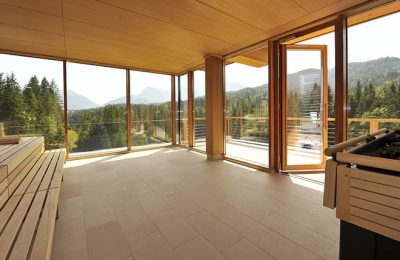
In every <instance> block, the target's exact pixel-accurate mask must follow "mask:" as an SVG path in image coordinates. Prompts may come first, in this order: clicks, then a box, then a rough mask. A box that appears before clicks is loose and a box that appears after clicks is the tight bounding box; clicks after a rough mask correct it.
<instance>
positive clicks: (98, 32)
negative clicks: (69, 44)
mask: <svg viewBox="0 0 400 260" xmlns="http://www.w3.org/2000/svg"><path fill="white" fill-rule="evenodd" d="M65 35H66V37H67V38H68V37H73V38H80V39H85V40H94V41H96V42H101V43H104V44H111V45H116V46H121V47H125V48H128V49H131V50H133V48H136V49H137V50H139V49H140V50H143V49H150V50H151V51H152V52H153V53H157V54H158V55H162V56H174V57H182V58H185V57H187V56H192V57H193V56H194V55H197V57H202V56H203V55H204V53H201V52H198V51H194V50H190V49H186V48H181V47H178V46H175V45H168V44H165V43H162V42H159V41H154V40H149V39H147V38H142V37H136V36H133V35H131V34H128V33H124V32H119V31H114V30H110V29H106V28H102V27H98V26H95V25H90V24H85V23H81V22H77V21H71V20H66V21H65Z"/></svg>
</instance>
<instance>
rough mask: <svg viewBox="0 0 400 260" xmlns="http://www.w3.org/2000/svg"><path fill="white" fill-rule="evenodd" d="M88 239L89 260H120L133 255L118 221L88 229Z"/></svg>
mask: <svg viewBox="0 0 400 260" xmlns="http://www.w3.org/2000/svg"><path fill="white" fill-rule="evenodd" d="M86 239H87V250H88V255H89V259H95V260H101V259H105V260H109V259H115V260H120V259H124V258H127V257H129V256H131V255H132V252H131V250H130V247H129V244H128V242H127V241H126V238H125V236H124V234H123V232H122V230H121V227H120V225H119V223H118V222H117V221H113V222H108V223H106V224H103V225H100V226H96V227H93V228H89V229H87V230H86Z"/></svg>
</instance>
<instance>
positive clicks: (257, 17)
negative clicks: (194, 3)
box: [198, 0, 307, 31]
mask: <svg viewBox="0 0 400 260" xmlns="http://www.w3.org/2000/svg"><path fill="white" fill-rule="evenodd" d="M198 1H199V2H202V3H204V4H206V5H208V6H211V7H213V8H215V9H217V10H220V11H222V12H224V13H226V14H229V15H230V16H232V17H236V18H237V19H239V20H241V21H245V22H246V23H248V24H251V25H253V26H255V27H257V28H259V29H260V30H263V31H267V30H270V29H272V28H274V27H276V26H279V25H282V24H284V23H287V22H289V21H291V20H294V19H296V18H299V17H301V16H304V15H306V14H307V12H306V11H305V10H304V9H303V8H301V7H300V6H299V5H298V4H297V3H296V2H294V1H293V0H287V1H281V0H269V1H265V0H254V1H248V0H236V1H231V0H198Z"/></svg>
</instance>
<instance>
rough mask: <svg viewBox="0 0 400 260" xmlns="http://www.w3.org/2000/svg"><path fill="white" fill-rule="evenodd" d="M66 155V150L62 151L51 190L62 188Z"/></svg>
mask: <svg viewBox="0 0 400 260" xmlns="http://www.w3.org/2000/svg"><path fill="white" fill-rule="evenodd" d="M65 155H66V152H65V150H64V149H63V150H61V153H60V157H59V158H58V161H57V167H56V170H55V172H54V177H53V180H52V182H51V185H50V188H60V187H61V180H62V175H63V170H64V164H65Z"/></svg>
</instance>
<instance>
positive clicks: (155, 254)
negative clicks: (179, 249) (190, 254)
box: [130, 231, 179, 260]
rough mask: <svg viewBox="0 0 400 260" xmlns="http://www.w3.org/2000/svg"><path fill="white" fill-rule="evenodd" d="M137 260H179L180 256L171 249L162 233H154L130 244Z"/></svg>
mask: <svg viewBox="0 0 400 260" xmlns="http://www.w3.org/2000/svg"><path fill="white" fill-rule="evenodd" d="M130 246H131V249H132V251H133V255H134V257H135V260H178V259H179V256H178V255H177V254H176V253H175V251H174V250H173V249H172V248H171V246H170V245H169V243H168V242H167V240H166V239H165V238H164V237H163V236H162V235H161V233H160V232H158V231H157V232H154V233H152V234H150V235H148V236H146V237H144V238H142V239H139V240H136V241H134V242H131V243H130Z"/></svg>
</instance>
